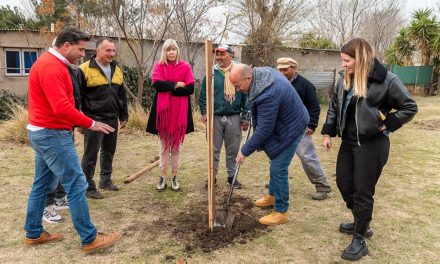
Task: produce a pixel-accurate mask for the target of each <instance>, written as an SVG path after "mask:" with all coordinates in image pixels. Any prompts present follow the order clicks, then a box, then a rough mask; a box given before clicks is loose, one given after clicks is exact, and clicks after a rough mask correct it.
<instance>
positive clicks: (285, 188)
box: [269, 135, 303, 213]
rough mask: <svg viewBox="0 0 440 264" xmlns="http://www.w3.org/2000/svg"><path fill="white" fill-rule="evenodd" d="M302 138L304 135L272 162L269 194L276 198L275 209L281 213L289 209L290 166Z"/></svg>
mask: <svg viewBox="0 0 440 264" xmlns="http://www.w3.org/2000/svg"><path fill="white" fill-rule="evenodd" d="M302 138H303V135H300V136H299V137H298V138H296V139H295V140H294V141H293V142H292V144H290V146H289V147H287V148H286V149H285V150H283V152H281V153H280V154H279V155H278V156H276V157H275V158H274V159H272V160H270V168H269V172H270V180H269V194H270V195H272V196H275V206H274V208H275V211H277V212H280V213H284V212H286V211H287V209H288V208H289V165H290V163H291V162H292V159H293V155H294V154H295V151H296V147H297V146H298V144H299V142H300V141H301V139H302Z"/></svg>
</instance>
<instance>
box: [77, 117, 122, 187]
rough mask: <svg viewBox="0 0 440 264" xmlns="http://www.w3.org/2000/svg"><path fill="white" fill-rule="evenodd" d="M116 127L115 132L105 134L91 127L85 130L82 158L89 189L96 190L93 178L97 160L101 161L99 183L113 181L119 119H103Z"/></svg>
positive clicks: (105, 183)
mask: <svg viewBox="0 0 440 264" xmlns="http://www.w3.org/2000/svg"><path fill="white" fill-rule="evenodd" d="M103 122H104V123H106V124H108V125H109V126H111V127H113V128H114V129H115V131H114V132H112V133H109V134H104V133H101V132H95V131H92V130H90V129H85V130H84V155H83V158H82V160H81V167H82V169H83V172H84V174H85V175H86V178H87V183H88V184H89V187H88V188H87V190H88V191H90V190H96V184H95V181H94V180H93V176H94V175H95V168H96V161H97V159H98V152H99V161H100V167H101V172H100V182H99V185H101V186H106V185H109V184H110V183H111V175H112V171H113V170H112V167H113V156H114V154H115V151H116V142H117V139H118V120H117V119H116V120H107V121H103Z"/></svg>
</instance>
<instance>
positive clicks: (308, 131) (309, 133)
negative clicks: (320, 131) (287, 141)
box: [306, 127, 315, 136]
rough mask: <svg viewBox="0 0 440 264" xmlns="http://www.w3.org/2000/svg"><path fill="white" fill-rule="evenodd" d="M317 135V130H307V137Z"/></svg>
mask: <svg viewBox="0 0 440 264" xmlns="http://www.w3.org/2000/svg"><path fill="white" fill-rule="evenodd" d="M314 133H315V130H313V129H311V128H309V127H308V128H307V130H306V135H307V136H311V135H313V134H314Z"/></svg>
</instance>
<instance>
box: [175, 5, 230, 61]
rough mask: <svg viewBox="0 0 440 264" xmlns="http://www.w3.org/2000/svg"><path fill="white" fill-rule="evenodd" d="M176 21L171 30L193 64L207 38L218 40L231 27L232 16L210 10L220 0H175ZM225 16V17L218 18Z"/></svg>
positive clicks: (185, 56) (186, 57)
mask: <svg viewBox="0 0 440 264" xmlns="http://www.w3.org/2000/svg"><path fill="white" fill-rule="evenodd" d="M172 4H173V5H174V7H175V23H173V25H172V27H171V29H170V31H171V32H172V35H173V38H175V39H176V40H177V41H178V42H180V43H181V50H182V55H183V58H184V59H185V60H187V61H188V62H189V63H190V64H191V66H194V63H195V59H196V57H197V56H198V55H199V54H200V52H201V51H202V50H203V47H204V46H203V45H202V43H203V41H204V40H205V39H207V38H210V39H211V40H214V41H215V40H218V39H219V38H221V36H222V35H223V34H224V33H225V32H226V30H227V29H229V27H230V17H229V16H228V15H227V14H226V15H223V14H222V15H221V16H217V15H216V16H215V18H216V19H215V18H214V17H213V14H212V13H211V14H210V12H211V11H213V9H214V8H215V7H217V6H218V5H219V4H220V1H218V0H173V3H172ZM222 16H224V19H218V18H219V17H220V18H221V17H222Z"/></svg>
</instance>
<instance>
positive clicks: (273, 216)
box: [259, 212, 289, 225]
mask: <svg viewBox="0 0 440 264" xmlns="http://www.w3.org/2000/svg"><path fill="white" fill-rule="evenodd" d="M288 221H289V215H288V214H287V212H285V213H279V212H272V213H270V214H269V215H266V216H263V217H261V218H260V220H259V222H260V224H263V225H279V224H284V223H287V222H288Z"/></svg>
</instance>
